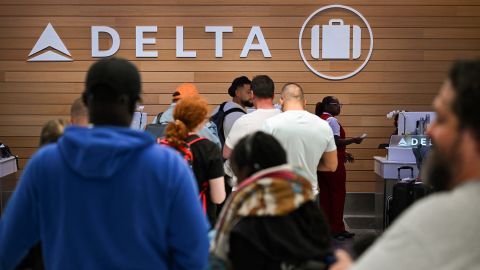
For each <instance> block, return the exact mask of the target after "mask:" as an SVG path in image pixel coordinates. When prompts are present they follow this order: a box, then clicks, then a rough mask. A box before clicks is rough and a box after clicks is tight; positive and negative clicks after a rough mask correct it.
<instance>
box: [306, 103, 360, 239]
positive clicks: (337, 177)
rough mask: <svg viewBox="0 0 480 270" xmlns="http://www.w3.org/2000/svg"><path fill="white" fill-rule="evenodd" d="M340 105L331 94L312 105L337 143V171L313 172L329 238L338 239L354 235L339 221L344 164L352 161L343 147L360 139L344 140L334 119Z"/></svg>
mask: <svg viewBox="0 0 480 270" xmlns="http://www.w3.org/2000/svg"><path fill="white" fill-rule="evenodd" d="M341 108H342V104H341V103H340V101H339V100H338V99H337V98H336V97H333V96H327V97H325V98H324V99H323V100H322V102H318V103H317V105H316V107H315V114H316V115H318V116H319V117H320V118H322V119H323V120H325V121H327V122H328V124H329V125H330V127H331V128H332V130H333V135H334V137H335V144H336V145H337V155H338V167H337V170H336V171H335V172H320V171H317V177H318V187H319V189H320V207H321V208H322V209H323V211H324V213H325V216H326V218H327V220H328V222H329V224H330V229H331V232H332V235H333V237H334V238H336V239H338V240H343V239H345V238H352V237H353V236H354V235H355V234H354V233H351V232H348V231H346V230H345V224H344V223H343V208H344V206H345V196H346V187H345V184H346V180H347V173H346V170H345V163H346V162H353V161H354V158H353V156H352V155H351V154H350V153H347V152H346V146H347V145H349V144H352V143H356V144H359V143H361V142H362V141H363V138H362V137H355V138H350V139H346V137H345V130H344V129H343V127H342V125H340V123H339V122H338V120H337V118H335V117H336V116H338V115H339V114H340V112H341Z"/></svg>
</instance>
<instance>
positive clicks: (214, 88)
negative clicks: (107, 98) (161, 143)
mask: <svg viewBox="0 0 480 270" xmlns="http://www.w3.org/2000/svg"><path fill="white" fill-rule="evenodd" d="M285 83H287V82H286V81H276V82H275V85H276V87H277V91H276V94H277V95H278V94H280V89H281V87H282V86H283V85H284V84H285ZM440 85H441V84H440V83H348V82H328V81H323V82H318V83H302V85H301V86H302V88H303V91H304V92H305V93H322V94H325V93H327V94H331V93H343V94H377V93H379V92H381V93H384V94H396V93H403V94H418V93H420V92H421V93H422V94H436V93H437V92H438V90H439V88H440ZM177 86H178V83H143V84H142V92H143V93H144V94H155V93H157V94H171V93H172V92H173V90H174V89H175V88H176V87H177ZM196 86H197V88H198V89H199V91H200V93H202V94H203V93H219V94H225V93H227V89H228V87H230V82H219V83H196ZM84 88H85V86H84V84H83V82H77V83H72V82H66V83H58V82H51V83H49V82H42V83H40V82H15V83H10V82H9V83H0V93H38V94H40V93H65V94H68V93H76V94H80V93H82V92H83V90H84Z"/></svg>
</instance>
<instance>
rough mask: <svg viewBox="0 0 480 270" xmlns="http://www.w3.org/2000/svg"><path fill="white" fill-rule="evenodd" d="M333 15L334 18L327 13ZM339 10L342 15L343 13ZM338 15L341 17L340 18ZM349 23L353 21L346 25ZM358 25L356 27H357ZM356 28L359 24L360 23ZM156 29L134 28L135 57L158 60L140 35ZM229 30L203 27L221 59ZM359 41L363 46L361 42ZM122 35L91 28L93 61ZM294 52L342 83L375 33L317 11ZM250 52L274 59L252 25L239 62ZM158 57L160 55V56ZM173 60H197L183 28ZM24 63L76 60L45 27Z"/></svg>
mask: <svg viewBox="0 0 480 270" xmlns="http://www.w3.org/2000/svg"><path fill="white" fill-rule="evenodd" d="M332 12H334V13H333V14H331V13H332ZM341 12H343V13H341ZM340 13H341V14H342V16H340V15H339V14H340ZM347 21H350V22H354V23H355V24H353V23H351V24H348V23H347ZM357 23H358V24H357ZM359 24H360V25H359ZM157 30H158V27H157V26H153V25H151V26H136V27H135V45H136V46H135V56H136V58H157V57H159V55H158V52H157V51H153V50H146V49H145V48H144V46H145V45H154V44H156V39H155V38H146V37H144V34H145V33H156V32H157ZM233 30H234V29H233V26H205V32H206V33H212V34H214V37H215V58H222V57H223V34H224V33H232V32H233ZM100 34H104V35H107V36H108V38H109V39H110V40H111V46H110V48H107V49H100V46H99V36H100ZM362 37H364V38H363V40H364V41H366V42H365V43H367V44H368V46H366V48H362V46H363V47H365V44H362ZM120 44H121V37H120V35H119V34H118V32H117V31H116V30H115V29H114V28H113V27H109V26H98V25H94V26H91V56H92V58H102V57H110V56H113V55H114V54H115V53H117V52H118V50H119V49H120ZM298 50H299V53H300V57H301V59H302V61H303V62H304V63H305V65H306V67H307V68H308V69H309V70H310V71H311V72H313V73H314V74H316V75H317V76H319V77H322V78H324V79H328V80H343V79H347V78H350V77H352V76H354V75H356V74H357V73H359V72H360V71H361V70H362V69H363V68H364V67H365V66H366V65H367V63H368V61H369V60H370V57H371V55H372V51H373V33H372V29H371V28H370V25H369V24H368V21H367V20H366V19H365V17H363V15H362V14H361V13H360V12H358V11H357V10H355V9H353V8H351V7H348V6H344V5H329V6H325V7H322V8H319V9H317V10H316V11H315V12H313V13H312V14H311V15H310V16H309V17H308V18H307V19H306V20H305V22H304V23H303V25H302V27H301V30H300V33H299V37H298ZM250 51H261V53H262V55H263V57H264V58H272V57H273V56H272V53H271V52H270V49H269V46H268V42H267V40H266V39H265V36H264V34H263V32H262V28H261V26H252V27H251V29H250V32H249V35H248V37H247V38H246V40H245V43H244V45H243V48H242V51H241V52H240V55H239V57H240V58H246V57H248V54H249V52H250ZM160 57H161V56H160ZM176 57H177V58H196V57H197V53H196V51H195V50H185V49H184V27H183V26H176ZM27 61H28V62H71V61H74V56H72V54H71V53H70V52H69V50H68V49H67V46H66V45H65V43H64V42H63V41H62V39H61V38H60V36H59V35H58V34H57V32H56V31H55V29H54V26H53V25H52V24H51V23H48V25H47V26H46V28H45V29H44V31H43V32H42V33H41V35H40V37H39V38H38V40H37V42H36V43H35V45H34V46H33V48H32V50H31V51H30V53H29V55H28V59H27ZM339 61H342V62H351V63H352V69H351V70H349V71H346V72H343V73H342V74H333V75H332V74H331V72H325V70H322V68H321V65H322V64H324V63H334V62H339Z"/></svg>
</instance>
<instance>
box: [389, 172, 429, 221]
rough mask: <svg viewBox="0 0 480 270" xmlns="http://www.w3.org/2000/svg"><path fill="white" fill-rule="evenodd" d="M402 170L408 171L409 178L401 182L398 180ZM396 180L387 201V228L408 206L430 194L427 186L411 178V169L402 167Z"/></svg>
mask: <svg viewBox="0 0 480 270" xmlns="http://www.w3.org/2000/svg"><path fill="white" fill-rule="evenodd" d="M402 170H410V172H411V173H410V174H411V178H410V179H408V180H403V181H402V180H401V179H400V171H402ZM398 179H399V182H398V183H396V184H395V185H394V186H393V192H392V196H391V197H390V198H388V201H387V213H388V219H387V226H388V225H390V224H392V222H393V221H394V220H395V219H396V218H397V217H398V216H399V215H400V214H401V213H402V212H403V211H405V209H407V208H408V207H409V206H410V205H412V204H413V203H414V202H416V201H418V200H420V199H421V198H423V197H425V196H427V195H428V194H430V193H431V192H432V190H431V188H430V187H428V186H427V185H425V184H423V183H422V182H416V179H415V178H414V177H413V167H410V166H402V167H400V168H398Z"/></svg>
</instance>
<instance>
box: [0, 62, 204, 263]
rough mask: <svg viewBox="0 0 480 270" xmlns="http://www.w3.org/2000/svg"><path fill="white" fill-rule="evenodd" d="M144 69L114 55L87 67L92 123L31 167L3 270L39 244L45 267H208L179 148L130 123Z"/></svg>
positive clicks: (4, 234)
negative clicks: (159, 142) (161, 142)
mask: <svg viewBox="0 0 480 270" xmlns="http://www.w3.org/2000/svg"><path fill="white" fill-rule="evenodd" d="M139 98H140V75H139V73H138V71H137V69H136V68H135V67H134V66H133V65H132V64H131V63H129V62H128V61H126V60H122V59H118V58H110V59H104V60H101V61H99V62H97V63H95V64H94V65H93V66H92V67H91V68H90V70H89V72H88V74H87V80H86V90H85V92H84V93H83V100H84V102H85V104H87V106H88V109H89V118H90V122H91V123H92V124H93V125H94V127H93V128H91V129H89V128H82V127H70V128H67V129H66V131H65V134H64V136H63V137H62V138H61V139H60V140H59V142H58V143H57V144H50V145H48V146H46V147H43V148H42V149H40V150H39V151H38V152H37V153H36V154H35V155H34V156H33V157H32V159H31V161H30V162H29V164H28V166H27V167H26V169H25V171H24V173H23V175H22V177H21V179H20V181H19V184H18V186H17V189H16V191H15V193H14V194H13V196H12V198H11V200H10V202H9V204H8V206H7V209H6V211H5V213H4V216H3V218H2V220H1V221H0V269H1V270H3V269H12V268H14V267H15V265H16V264H17V263H18V262H19V260H20V259H21V258H22V257H23V256H24V255H25V254H26V252H27V251H28V249H29V248H30V247H31V246H32V245H34V244H35V243H37V242H38V241H40V242H41V244H42V249H43V258H44V262H45V267H46V269H62V270H63V269H204V268H205V266H206V263H207V257H208V239H207V230H208V223H207V221H206V219H205V216H204V215H203V212H202V209H201V206H200V203H199V201H198V198H197V194H198V193H197V190H196V184H195V180H194V178H193V175H192V173H191V171H190V169H189V168H188V166H187V165H186V163H185V162H184V161H183V160H182V159H181V157H179V155H178V154H176V153H175V152H173V150H169V149H167V148H166V147H162V146H159V145H156V144H155V143H154V140H153V138H152V137H151V136H150V135H148V134H146V133H141V132H138V131H134V130H131V129H129V128H128V126H129V125H130V122H131V120H132V115H133V112H134V109H135V103H136V102H137V101H138V100H139Z"/></svg>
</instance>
